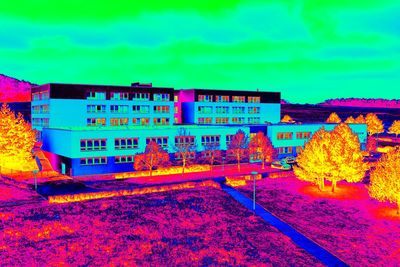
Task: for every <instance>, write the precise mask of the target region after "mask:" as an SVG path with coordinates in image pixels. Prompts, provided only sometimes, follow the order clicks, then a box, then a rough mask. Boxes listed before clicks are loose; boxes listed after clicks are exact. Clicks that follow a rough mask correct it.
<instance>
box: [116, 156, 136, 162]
mask: <svg viewBox="0 0 400 267" xmlns="http://www.w3.org/2000/svg"><path fill="white" fill-rule="evenodd" d="M114 162H115V163H132V162H133V156H116V157H115V158H114Z"/></svg>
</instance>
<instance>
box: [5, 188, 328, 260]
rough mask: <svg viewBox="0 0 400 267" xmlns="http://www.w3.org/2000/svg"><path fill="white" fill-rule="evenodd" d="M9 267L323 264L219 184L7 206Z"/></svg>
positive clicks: (7, 257) (6, 255)
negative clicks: (95, 198) (216, 186)
mask: <svg viewBox="0 0 400 267" xmlns="http://www.w3.org/2000/svg"><path fill="white" fill-rule="evenodd" d="M0 236H1V238H0V258H1V259H2V262H1V265H2V266H32V265H34V266H62V265H73V266H135V265H140V266H149V265H152V266H188V265H194V266H208V265H230V266H232V265H256V266H263V265H267V266H268V265H275V266H319V265H320V263H319V262H318V261H317V260H316V259H315V258H314V257H313V256H311V255H309V254H308V253H306V252H305V251H304V250H302V249H300V248H299V247H297V246H296V245H294V244H293V243H292V242H291V240H290V239H289V238H287V237H286V236H285V235H283V234H281V233H280V232H278V231H277V230H276V229H275V228H273V227H271V226H269V225H267V224H266V223H264V222H263V221H262V220H261V219H260V218H258V217H254V216H253V215H252V213H251V212H249V211H247V210H246V209H245V208H243V207H242V206H240V205H239V204H238V203H237V202H235V201H234V200H232V199H231V198H230V197H229V196H227V195H226V194H225V193H224V192H222V191H221V190H220V189H218V188H212V187H202V188H195V189H185V190H178V191H170V192H163V193H152V194H146V195H138V196H129V197H118V198H112V199H101V200H93V201H86V202H77V203H65V204H48V203H47V202H45V201H42V202H40V203H39V204H37V203H36V204H30V205H24V206H15V207H2V208H0Z"/></svg>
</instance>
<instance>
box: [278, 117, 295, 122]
mask: <svg viewBox="0 0 400 267" xmlns="http://www.w3.org/2000/svg"><path fill="white" fill-rule="evenodd" d="M281 122H289V123H292V122H294V120H293V119H292V117H290V116H289V115H285V116H283V118H282V120H281Z"/></svg>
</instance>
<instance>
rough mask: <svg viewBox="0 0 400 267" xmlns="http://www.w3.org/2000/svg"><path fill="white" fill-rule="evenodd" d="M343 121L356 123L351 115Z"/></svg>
mask: <svg viewBox="0 0 400 267" xmlns="http://www.w3.org/2000/svg"><path fill="white" fill-rule="evenodd" d="M345 123H356V120H355V119H354V118H353V116H350V117H348V118H347V119H346V121H345Z"/></svg>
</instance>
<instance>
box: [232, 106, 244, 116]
mask: <svg viewBox="0 0 400 267" xmlns="http://www.w3.org/2000/svg"><path fill="white" fill-rule="evenodd" d="M232 113H234V114H237V113H239V114H243V113H245V108H244V107H233V108H232Z"/></svg>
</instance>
